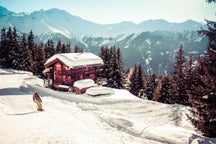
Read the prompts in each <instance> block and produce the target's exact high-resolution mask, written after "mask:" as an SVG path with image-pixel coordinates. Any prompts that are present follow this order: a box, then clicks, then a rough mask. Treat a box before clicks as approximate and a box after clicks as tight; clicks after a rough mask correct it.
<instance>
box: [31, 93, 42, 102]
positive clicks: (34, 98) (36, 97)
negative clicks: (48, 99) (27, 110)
mask: <svg viewBox="0 0 216 144" xmlns="http://www.w3.org/2000/svg"><path fill="white" fill-rule="evenodd" d="M33 101H34V102H36V101H38V102H42V100H41V98H40V96H39V95H38V93H37V92H35V93H34V95H33Z"/></svg>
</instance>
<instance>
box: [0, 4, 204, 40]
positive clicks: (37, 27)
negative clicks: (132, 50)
mask: <svg viewBox="0 0 216 144" xmlns="http://www.w3.org/2000/svg"><path fill="white" fill-rule="evenodd" d="M0 12H1V15H0V20H1V22H0V24H1V28H2V27H8V26H16V27H17V29H18V30H20V31H21V32H25V33H27V32H29V31H30V30H33V31H34V33H35V34H37V35H40V34H42V33H52V32H55V33H56V32H61V33H64V34H65V35H68V36H70V37H72V36H75V37H83V36H94V37H97V36H104V37H113V36H117V35H120V34H132V33H141V32H143V31H161V30H162V31H163V30H168V31H180V32H182V31H185V30H191V31H194V30H198V29H200V27H203V26H204V24H202V23H199V22H196V21H193V20H186V21H185V22H181V23H171V22H168V21H166V20H164V19H156V20H145V21H143V22H141V23H139V24H135V23H133V22H130V21H122V22H120V23H114V24H97V23H95V22H92V21H88V20H85V19H83V18H80V17H78V16H75V15H72V14H70V13H68V12H67V11H65V10H61V9H57V8H52V9H49V10H39V11H34V12H32V13H30V14H25V13H24V12H23V13H15V12H12V11H9V10H8V9H6V8H4V7H2V6H0ZM29 26H31V27H29ZM53 29H55V30H56V31H55V30H53Z"/></svg>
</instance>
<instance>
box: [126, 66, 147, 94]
mask: <svg viewBox="0 0 216 144" xmlns="http://www.w3.org/2000/svg"><path fill="white" fill-rule="evenodd" d="M143 89H144V80H143V71H142V67H141V64H135V66H134V68H133V71H132V74H131V76H130V86H129V91H130V92H131V93H132V94H134V95H135V96H138V97H141V96H142V94H141V93H142V92H143Z"/></svg>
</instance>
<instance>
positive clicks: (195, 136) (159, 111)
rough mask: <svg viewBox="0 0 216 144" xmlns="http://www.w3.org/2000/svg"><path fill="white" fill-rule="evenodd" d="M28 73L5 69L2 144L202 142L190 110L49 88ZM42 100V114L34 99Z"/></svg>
mask: <svg viewBox="0 0 216 144" xmlns="http://www.w3.org/2000/svg"><path fill="white" fill-rule="evenodd" d="M42 85H43V80H41V79H39V78H37V77H35V76H33V75H32V74H31V73H29V72H24V71H15V70H4V69H0V125H1V126H0V127H1V128H0V143H1V144H15V143H22V144H45V143H46V144H86V143H88V144H149V143H151V144H160V143H172V144H179V143H193V144H196V143H199V141H201V140H205V141H206V142H208V143H216V139H210V138H205V137H202V136H201V135H200V134H199V133H198V132H197V131H196V130H195V128H194V127H193V125H192V124H191V123H190V121H189V120H188V119H187V116H186V114H189V111H188V110H189V108H188V107H185V106H181V105H167V104H161V103H157V102H153V101H148V100H141V99H139V98H137V97H135V96H133V95H132V94H130V93H129V92H128V91H126V90H117V89H114V93H113V94H110V95H105V96H98V97H91V96H88V95H86V94H82V95H76V94H74V93H68V92H59V91H54V90H51V89H48V88H44V87H43V86H42ZM34 91H38V93H39V95H40V96H42V97H41V98H42V101H43V103H42V104H43V108H44V111H43V112H38V111H37V110H36V109H37V108H36V104H35V103H33V100H32V95H33V93H34Z"/></svg>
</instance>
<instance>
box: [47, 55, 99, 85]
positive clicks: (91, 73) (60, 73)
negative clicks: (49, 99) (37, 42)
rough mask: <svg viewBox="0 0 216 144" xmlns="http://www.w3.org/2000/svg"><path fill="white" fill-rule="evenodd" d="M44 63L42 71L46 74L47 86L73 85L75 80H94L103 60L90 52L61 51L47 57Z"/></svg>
mask: <svg viewBox="0 0 216 144" xmlns="http://www.w3.org/2000/svg"><path fill="white" fill-rule="evenodd" d="M44 65H45V68H46V69H45V70H44V71H43V73H44V74H46V75H47V76H48V80H47V81H48V85H49V86H51V87H54V88H55V87H60V86H62V87H64V86H71V87H73V84H74V82H75V81H77V80H82V79H93V80H95V79H96V71H97V69H98V68H99V67H100V66H102V65H103V60H102V59H101V58H100V57H98V56H96V55H94V54H92V53H86V52H85V53H61V54H56V55H54V56H52V57H51V58H49V59H48V60H47V61H46V63H45V64H44Z"/></svg>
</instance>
